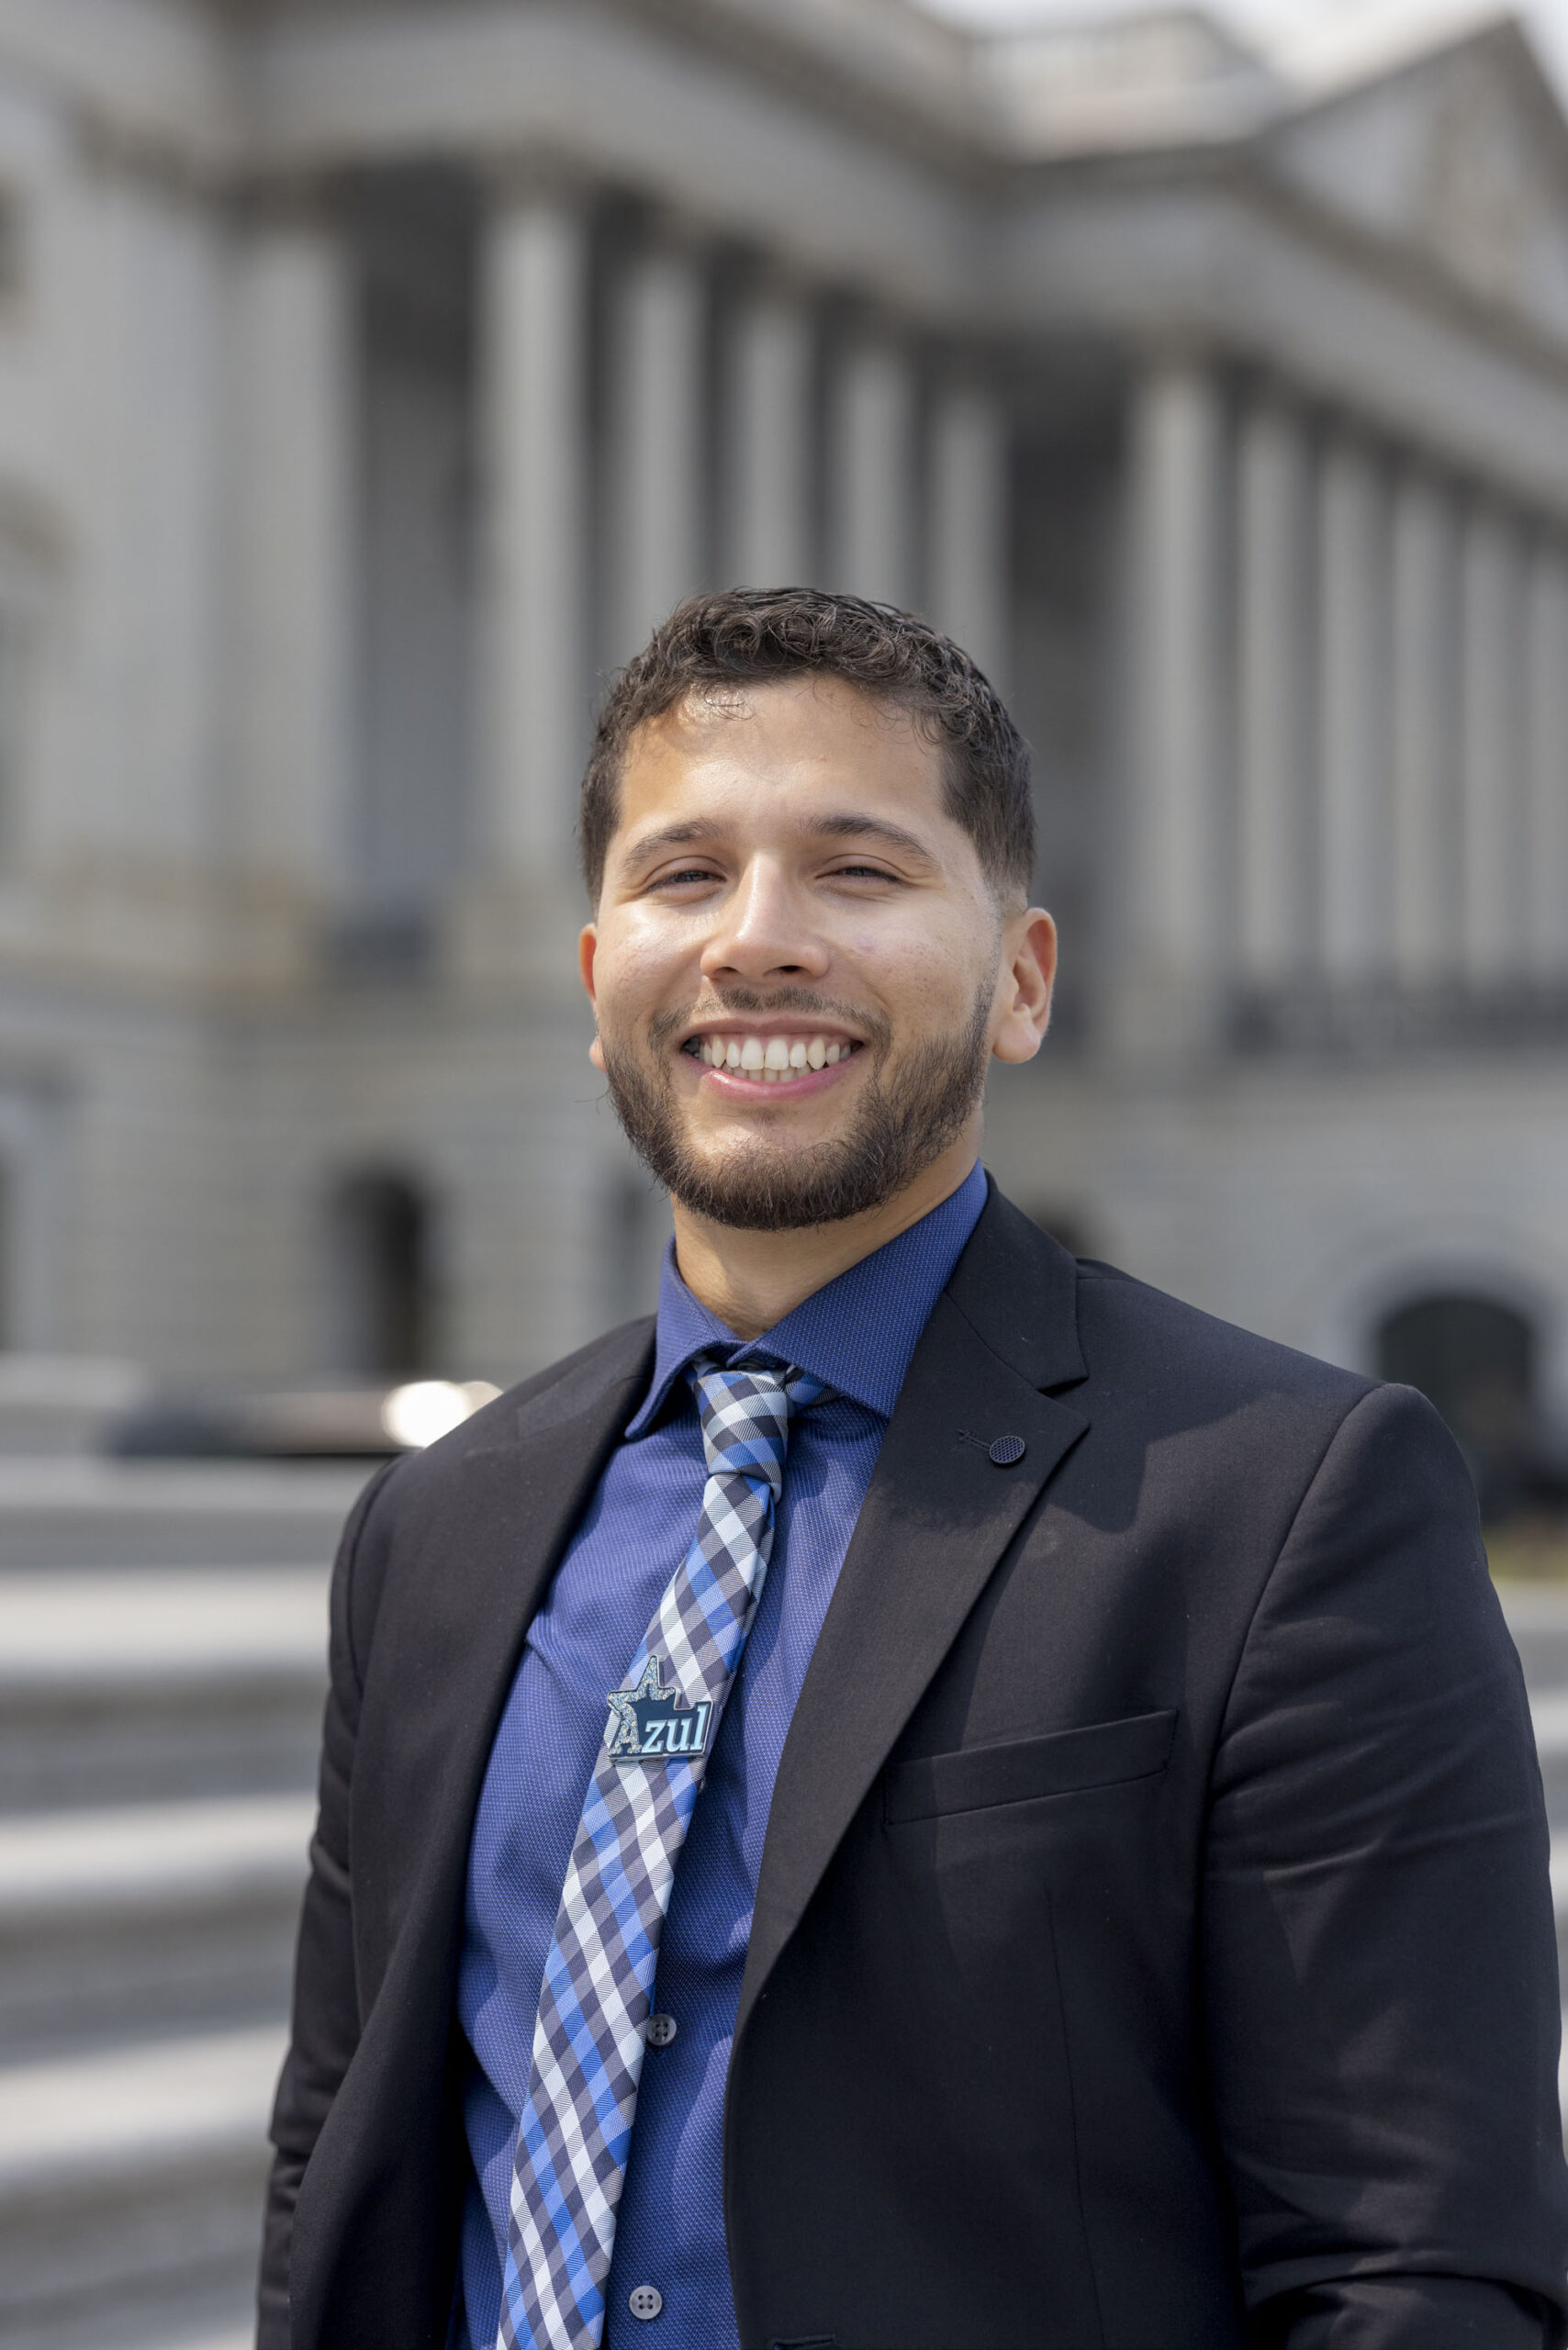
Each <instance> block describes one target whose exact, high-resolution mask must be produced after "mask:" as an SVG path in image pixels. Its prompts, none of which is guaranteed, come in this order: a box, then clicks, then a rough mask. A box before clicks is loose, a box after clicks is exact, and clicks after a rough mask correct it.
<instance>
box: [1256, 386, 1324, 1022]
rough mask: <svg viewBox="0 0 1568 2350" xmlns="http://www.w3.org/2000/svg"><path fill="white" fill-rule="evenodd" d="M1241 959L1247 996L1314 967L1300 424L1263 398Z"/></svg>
mask: <svg viewBox="0 0 1568 2350" xmlns="http://www.w3.org/2000/svg"><path fill="white" fill-rule="evenodd" d="M1237 464H1238V487H1237V507H1238V511H1237V526H1238V532H1237V535H1238V562H1239V566H1240V576H1239V578H1238V585H1237V668H1238V677H1237V693H1238V711H1237V719H1238V766H1239V773H1238V786H1239V789H1238V872H1237V883H1238V940H1237V946H1238V959H1239V963H1240V968H1241V971H1242V974H1243V976H1244V977H1245V978H1246V979H1248V980H1249V981H1250V982H1251V983H1252V984H1253V985H1255V986H1260V987H1265V988H1268V987H1279V986H1282V985H1283V984H1285V983H1286V982H1287V981H1289V980H1291V979H1297V978H1299V977H1300V975H1301V973H1302V971H1303V970H1304V968H1305V967H1306V965H1307V964H1308V963H1309V961H1310V959H1311V955H1312V946H1313V937H1314V928H1315V925H1314V920H1313V902H1314V878H1315V877H1314V864H1315V858H1314V856H1313V841H1312V806H1311V774H1310V765H1309V751H1310V742H1311V710H1310V696H1309V688H1308V677H1309V666H1308V648H1309V646H1310V643H1311V625H1310V620H1311V616H1310V613H1309V610H1308V596H1307V583H1308V579H1309V577H1310V554H1311V532H1312V522H1311V506H1310V502H1309V479H1308V451H1307V445H1306V434H1305V421H1304V420H1303V418H1302V416H1301V414H1300V412H1299V410H1298V409H1296V408H1294V407H1293V406H1292V405H1291V404H1290V403H1289V402H1288V401H1287V400H1285V399H1283V398H1282V397H1279V396H1278V395H1277V394H1274V393H1271V392H1269V393H1264V394H1262V395H1260V397H1258V398H1257V399H1255V400H1254V401H1253V402H1252V403H1251V405H1250V406H1249V408H1248V411H1247V414H1246V416H1245V417H1244V418H1243V420H1242V425H1241V433H1240V444H1239V447H1238V456H1237Z"/></svg>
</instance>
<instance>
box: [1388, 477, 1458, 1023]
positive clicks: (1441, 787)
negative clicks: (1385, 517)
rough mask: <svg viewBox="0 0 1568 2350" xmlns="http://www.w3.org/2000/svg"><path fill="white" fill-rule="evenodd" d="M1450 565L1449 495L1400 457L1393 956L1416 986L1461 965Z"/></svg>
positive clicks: (1454, 563)
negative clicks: (1401, 464) (1401, 461)
mask: <svg viewBox="0 0 1568 2350" xmlns="http://www.w3.org/2000/svg"><path fill="white" fill-rule="evenodd" d="M1457 568H1458V557H1457V545H1456V539H1455V531H1454V515H1453V510H1452V501H1451V499H1450V497H1449V495H1448V494H1447V493H1446V492H1445V491H1444V489H1443V488H1442V487H1441V486H1440V485H1439V483H1438V482H1437V481H1435V480H1434V479H1433V477H1432V476H1430V475H1429V474H1428V473H1427V472H1426V471H1425V470H1424V469H1423V468H1422V467H1421V466H1420V465H1419V464H1415V463H1413V462H1412V463H1410V464H1406V466H1405V467H1404V468H1403V470H1402V472H1401V474H1400V476H1399V479H1398V482H1397V484H1396V485H1395V488H1394V551H1393V573H1394V675H1393V689H1394V711H1393V722H1394V751H1393V786H1394V844H1393V864H1394V970H1395V973H1396V975H1397V977H1398V979H1399V980H1400V982H1401V984H1402V985H1403V986H1406V987H1407V988H1411V989H1414V990H1422V989H1428V988H1430V987H1431V986H1433V985H1434V984H1435V983H1437V982H1439V981H1440V980H1442V979H1445V978H1450V977H1451V976H1452V975H1453V973H1454V972H1455V971H1456V970H1457V968H1458V963H1459V947H1460V930H1459V906H1460V895H1459V798H1458V789H1457V760H1456V756H1455V751H1456V744H1455V722H1456V719H1457V716H1458V703H1457V697H1456V695H1455V692H1454V684H1455V678H1454V656H1455V653H1456V651H1457V635H1456V627H1455V621H1456V613H1457V603H1458V597H1457Z"/></svg>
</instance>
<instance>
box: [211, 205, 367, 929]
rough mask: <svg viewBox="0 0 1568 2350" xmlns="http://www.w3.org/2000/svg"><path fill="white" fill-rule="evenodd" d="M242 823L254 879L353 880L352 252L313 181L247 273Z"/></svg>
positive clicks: (239, 549) (241, 381)
mask: <svg viewBox="0 0 1568 2350" xmlns="http://www.w3.org/2000/svg"><path fill="white" fill-rule="evenodd" d="M234 298H235V321H234V323H235V368H234V382H235V386H236V404H235V405H236V435H235V448H234V454H233V480H234V485H235V501H236V510H235V515H234V529H235V549H234V567H235V579H236V601H235V613H234V625H235V640H236V641H235V658H234V664H233V693H234V703H233V709H232V740H233V744H234V769H235V783H236V789H237V800H236V805H235V810H234V836H235V840H236V845H237V847H238V848H239V851H240V854H241V860H242V862H243V863H244V864H245V865H246V866H247V867H249V868H250V869H251V871H252V874H254V875H255V876H257V878H266V879H268V880H269V881H271V882H273V883H274V884H275V882H276V881H277V880H278V879H280V878H281V879H283V880H285V881H286V883H287V884H288V885H289V886H290V887H291V888H301V887H302V888H303V890H304V891H305V892H306V893H307V895H308V896H314V897H316V898H319V899H327V900H329V901H330V900H331V899H334V898H337V897H340V896H341V895H342V892H343V891H344V890H345V889H346V888H347V886H348V882H349V878H350V877H349V872H348V863H349V856H350V850H351V843H352V814H351V803H352V793H353V755H354V744H353V732H354V705H355V692H354V679H353V668H354V661H355V655H356V643H357V628H356V622H355V600H356V599H355V587H356V574H357V549H356V533H357V528H358V513H357V502H356V499H355V496H354V478H355V460H356V445H357V436H356V414H355V408H356V398H355V394H356V370H355V351H354V331H353V324H354V322H353V283H352V272H351V267H350V263H349V259H348V256H347V253H346V252H345V248H344V244H343V241H342V236H341V234H340V233H339V229H338V226H337V223H336V221H335V220H334V218H333V217H332V213H331V210H330V207H329V205H328V204H327V203H326V201H325V200H324V199H323V198H320V197H319V196H317V195H315V194H313V193H297V194H293V195H291V196H289V197H288V198H286V199H279V200H277V201H275V202H269V204H268V205H267V207H266V208H265V209H263V210H262V211H261V212H260V213H259V214H258V215H257V217H256V218H254V219H253V220H252V222H251V223H250V224H249V225H248V226H247V228H246V229H245V231H244V234H243V239H242V242H241V249H240V253H239V258H238V263H237V267H236V271H235V297H234Z"/></svg>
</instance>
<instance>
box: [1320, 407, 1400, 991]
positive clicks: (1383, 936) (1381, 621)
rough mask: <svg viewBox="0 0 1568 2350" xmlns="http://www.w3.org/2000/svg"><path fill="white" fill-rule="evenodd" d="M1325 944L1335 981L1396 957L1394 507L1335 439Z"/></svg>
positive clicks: (1359, 450)
mask: <svg viewBox="0 0 1568 2350" xmlns="http://www.w3.org/2000/svg"><path fill="white" fill-rule="evenodd" d="M1318 530H1319V582H1320V588H1319V596H1320V601H1319V645H1320V655H1319V680H1320V695H1321V701H1320V708H1319V713H1318V742H1319V746H1320V748H1319V758H1320V770H1319V772H1320V809H1321V832H1320V850H1319V854H1320V856H1321V864H1322V924H1321V944H1322V955H1323V968H1324V972H1325V975H1326V976H1327V979H1329V980H1330V981H1331V982H1337V983H1338V984H1340V985H1350V986H1354V985H1356V984H1358V983H1361V982H1364V981H1365V980H1367V979H1372V978H1374V977H1376V976H1378V975H1380V974H1381V973H1383V972H1384V971H1386V970H1387V969H1388V968H1389V967H1390V965H1391V963H1392V959H1393V922H1392V912H1391V907H1390V902H1389V899H1390V892H1389V888H1388V863H1389V858H1388V833H1389V790H1388V750H1389V730H1388V692H1387V687H1388V635H1389V593H1388V588H1389V582H1388V565H1387V535H1386V531H1387V509H1386V500H1385V497H1384V491H1383V480H1382V477H1381V474H1380V469H1379V466H1378V464H1377V461H1376V458H1375V457H1374V455H1373V453H1372V451H1371V450H1370V449H1369V448H1368V447H1367V446H1366V445H1365V444H1364V442H1361V441H1360V440H1359V439H1358V438H1357V437H1356V436H1355V435H1354V434H1353V433H1351V432H1349V431H1341V432H1337V433H1336V434H1335V435H1334V436H1333V437H1332V439H1331V440H1330V442H1329V443H1328V445H1327V449H1326V450H1325V452H1324V457H1323V471H1322V479H1321V483H1320V487H1319V512H1318Z"/></svg>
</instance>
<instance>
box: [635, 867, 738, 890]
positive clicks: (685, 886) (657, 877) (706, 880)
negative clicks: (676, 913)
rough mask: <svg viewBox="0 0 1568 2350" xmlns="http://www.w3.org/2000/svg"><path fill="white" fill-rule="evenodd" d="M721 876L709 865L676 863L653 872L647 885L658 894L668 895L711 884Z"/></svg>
mask: <svg viewBox="0 0 1568 2350" xmlns="http://www.w3.org/2000/svg"><path fill="white" fill-rule="evenodd" d="M721 878H722V876H721V875H720V873H719V872H718V871H717V869H716V868H715V867H713V866H711V865H678V866H674V867H671V868H670V869H669V870H668V871H667V872H665V873H655V874H654V875H653V876H652V877H651V878H650V879H649V881H648V884H647V887H648V889H649V890H652V891H655V892H656V893H659V894H663V895H668V894H670V893H671V892H674V893H676V894H677V895H678V894H679V893H680V892H681V891H682V890H698V889H701V888H703V887H705V886H711V884H713V883H714V882H716V881H718V880H720V879H721Z"/></svg>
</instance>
